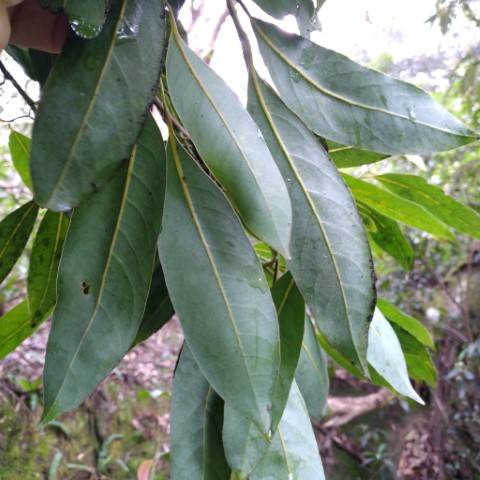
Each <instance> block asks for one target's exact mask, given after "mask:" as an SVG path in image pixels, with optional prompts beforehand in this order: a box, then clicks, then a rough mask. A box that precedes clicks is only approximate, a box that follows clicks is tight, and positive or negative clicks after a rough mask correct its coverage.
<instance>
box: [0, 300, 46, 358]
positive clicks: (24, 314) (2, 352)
mask: <svg viewBox="0 0 480 480" xmlns="http://www.w3.org/2000/svg"><path fill="white" fill-rule="evenodd" d="M49 313H50V312H47V313H46V314H45V315H44V317H43V318H42V319H41V320H40V321H37V324H36V325H35V326H32V321H31V319H30V311H29V309H28V302H27V301H26V300H24V301H23V302H21V303H19V304H18V305H15V306H14V307H13V308H12V309H11V310H9V311H8V312H7V313H5V315H3V316H2V317H0V359H2V358H4V357H5V356H6V355H7V354H9V353H10V352H12V351H13V350H15V349H16V348H17V347H18V346H19V345H20V344H21V343H22V342H23V341H24V340H25V339H26V338H28V337H29V336H30V335H32V334H33V333H35V330H36V329H37V328H38V326H39V325H40V324H41V323H42V322H43V320H45V319H46V318H47V317H48V315H49Z"/></svg>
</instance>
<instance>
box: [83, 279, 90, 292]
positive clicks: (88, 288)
mask: <svg viewBox="0 0 480 480" xmlns="http://www.w3.org/2000/svg"><path fill="white" fill-rule="evenodd" d="M82 293H83V294H84V295H88V294H89V293H90V285H89V284H88V283H87V282H82Z"/></svg>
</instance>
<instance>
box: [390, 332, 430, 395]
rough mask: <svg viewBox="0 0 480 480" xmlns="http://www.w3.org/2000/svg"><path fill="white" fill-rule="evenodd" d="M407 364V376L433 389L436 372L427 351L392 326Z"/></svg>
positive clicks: (416, 341)
mask: <svg viewBox="0 0 480 480" xmlns="http://www.w3.org/2000/svg"><path fill="white" fill-rule="evenodd" d="M392 326H393V329H394V330H395V334H396V335H397V338H398V341H399V342H400V345H401V347H402V351H403V355H404V356H405V361H406V362H407V368H408V375H409V376H410V377H411V378H413V379H414V380H417V381H419V382H427V383H428V384H429V385H430V386H432V387H435V386H436V384H437V371H436V369H435V365H434V364H433V361H432V358H431V357H430V354H429V353H428V350H427V349H426V348H425V347H424V346H423V345H422V344H421V343H420V342H419V341H418V340H417V339H416V338H415V337H414V336H412V335H410V334H409V333H408V332H406V331H405V330H404V329H403V328H400V327H398V326H397V325H392Z"/></svg>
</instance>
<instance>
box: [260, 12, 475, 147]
mask: <svg viewBox="0 0 480 480" xmlns="http://www.w3.org/2000/svg"><path fill="white" fill-rule="evenodd" d="M253 27H254V31H255V35H256V37H257V40H258V44H259V47H260V52H261V54H262V57H263V59H264V61H265V64H266V65H267V67H268V70H269V72H270V75H271V76H272V79H273V81H274V83H275V85H276V87H277V88H278V91H279V93H280V95H281V97H282V98H283V99H284V101H285V103H286V104H287V105H288V106H289V107H290V108H291V109H292V110H293V111H294V112H295V113H296V114H297V115H298V116H299V117H300V118H302V120H304V121H305V123H306V124H307V125H308V126H309V128H311V129H312V130H313V131H315V132H316V133H317V134H318V135H320V136H322V137H324V138H326V139H327V140H333V141H335V142H338V143H341V144H343V145H351V146H353V147H355V148H360V149H362V150H369V151H373V152H378V153H385V154H399V153H426V152H437V151H442V150H449V149H452V148H456V147H459V146H461V145H465V144H467V143H470V142H472V141H474V140H475V139H476V135H475V133H474V132H472V131H471V130H469V129H468V128H467V127H466V126H465V125H463V124H462V123H461V122H460V121H459V120H457V119H456V118H455V117H454V116H453V115H451V114H450V113H448V112H447V111H446V110H444V109H443V108H442V107H441V106H440V105H439V104H437V103H436V102H435V101H434V100H433V99H432V98H431V97H430V96H429V95H428V94H426V93H425V92H424V91H423V90H420V89H419V88H417V87H415V86H413V85H411V84H408V83H404V82H401V81H398V80H394V79H392V78H390V77H388V76H387V75H384V74H382V73H380V72H377V71H375V70H371V69H368V68H365V67H362V66H361V65H359V64H357V63H355V62H353V61H351V60H350V59H348V58H347V57H345V56H343V55H341V54H339V53H337V52H334V51H332V50H328V49H325V48H323V47H320V46H318V45H316V44H315V43H313V42H311V41H310V40H307V39H305V38H303V37H300V36H298V35H294V34H289V33H285V32H284V31H282V30H280V29H279V28H278V27H276V26H274V25H272V24H269V23H266V22H263V21H261V20H257V19H255V20H254V21H253Z"/></svg>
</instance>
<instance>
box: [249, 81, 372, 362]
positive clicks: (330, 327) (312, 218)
mask: <svg viewBox="0 0 480 480" xmlns="http://www.w3.org/2000/svg"><path fill="white" fill-rule="evenodd" d="M248 108H249V110H250V112H251V114H252V116H253V117H254V118H255V120H256V122H257V123H258V125H259V127H260V129H261V131H262V133H263V136H264V138H265V140H266V142H267V145H268V146H269V148H270V151H271V152H272V154H273V157H274V158H275V161H276V162H277V165H278V167H279V169H280V171H281V173H282V175H283V177H284V180H285V183H286V184H287V188H288V191H289V194H290V198H291V202H292V208H293V223H292V236H291V241H290V255H291V258H290V259H287V263H288V266H289V268H290V270H291V271H292V274H293V277H294V278H295V281H296V283H297V285H298V288H299V289H300V292H302V295H303V297H304V299H305V303H306V304H307V305H308V306H309V307H310V309H311V311H312V314H313V316H314V318H315V320H316V322H317V324H318V326H319V328H320V329H321V330H322V332H323V334H324V337H325V338H326V340H327V341H328V342H329V343H330V345H331V346H332V347H333V348H334V349H336V350H337V351H338V352H339V353H340V354H341V355H343V356H344V357H345V358H347V359H348V361H351V362H353V363H354V364H355V365H356V366H357V367H358V368H360V369H361V368H366V359H365V355H366V349H367V334H366V331H367V326H368V320H369V317H370V316H371V314H372V302H373V301H374V299H375V291H374V286H373V279H372V275H371V272H372V261H371V256H370V249H369V245H368V240H367V236H366V232H365V229H364V226H363V223H362V221H361V218H360V215H359V214H358V212H357V209H356V206H355V202H354V200H353V198H352V196H351V194H350V191H349V190H348V188H347V186H346V185H345V182H344V181H343V179H342V177H341V176H340V174H339V173H338V171H337V169H336V168H335V166H334V165H333V164H332V162H331V161H330V159H329V158H328V155H327V154H326V152H325V150H323V148H322V147H321V145H320V144H319V143H318V142H317V140H316V139H315V138H314V137H313V135H312V134H311V132H310V131H309V130H308V129H307V128H306V127H305V125H304V124H303V123H302V122H301V121H300V120H299V119H298V118H297V117H296V116H295V115H294V114H293V113H292V112H291V111H290V110H288V109H287V107H286V106H285V105H284V104H283V103H282V102H281V101H280V100H279V99H278V97H277V96H276V95H275V94H274V93H273V92H272V91H270V90H269V89H267V88H266V87H265V86H264V84H262V83H260V82H258V83H257V88H254V85H253V84H252V83H251V84H250V87H249V101H248Z"/></svg>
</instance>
